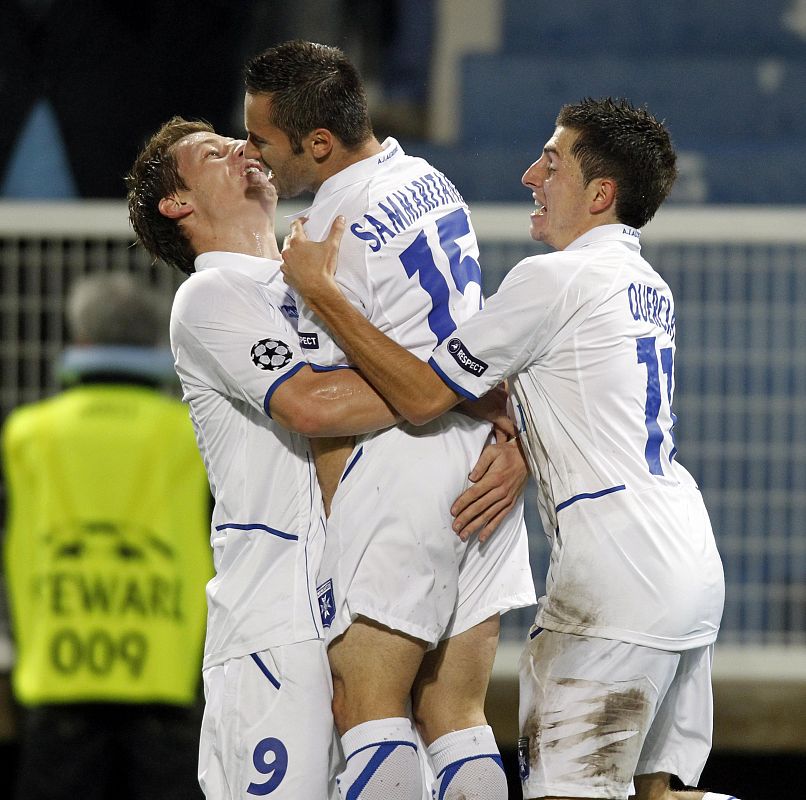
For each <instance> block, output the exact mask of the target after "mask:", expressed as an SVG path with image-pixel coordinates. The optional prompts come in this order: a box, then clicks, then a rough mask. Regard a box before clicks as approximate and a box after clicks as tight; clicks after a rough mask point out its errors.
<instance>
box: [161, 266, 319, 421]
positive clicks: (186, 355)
mask: <svg viewBox="0 0 806 800" xmlns="http://www.w3.org/2000/svg"><path fill="white" fill-rule="evenodd" d="M171 349H172V350H173V354H174V359H175V364H176V371H177V373H178V374H179V377H180V379H182V382H183V385H184V386H185V387H186V391H188V390H189V391H192V388H189V387H193V386H194V385H199V384H202V385H205V386H208V387H210V388H212V389H213V390H214V391H216V392H218V393H219V394H222V395H224V396H226V397H230V398H233V399H236V400H242V401H245V402H247V403H249V404H250V405H251V406H254V407H255V408H257V409H259V410H261V411H264V412H265V413H266V414H269V408H270V406H269V401H270V399H271V396H272V394H273V393H274V391H275V390H276V389H277V387H278V386H279V385H280V384H281V383H282V382H283V381H285V380H287V379H288V378H290V377H291V376H292V375H294V374H295V373H296V372H297V371H298V370H299V369H301V368H302V367H303V366H305V364H306V361H305V358H304V356H303V355H302V353H301V351H300V348H299V345H298V343H297V341H296V332H295V331H294V329H293V328H292V327H291V325H290V324H289V323H288V321H287V320H286V319H285V317H284V316H283V314H282V313H281V311H280V309H278V308H276V307H275V306H274V304H273V303H272V302H271V298H270V296H269V294H268V291H267V290H266V287H265V286H263V285H262V284H260V283H258V282H256V281H254V280H252V279H250V278H248V277H246V276H242V275H240V274H239V273H235V272H233V271H224V270H208V271H204V272H199V273H196V274H194V275H192V276H191V277H190V278H189V279H188V280H187V281H186V282H185V283H184V284H183V285H182V286H181V287H180V289H179V291H178V292H177V295H176V299H175V301H174V306H173V310H172V313H171Z"/></svg>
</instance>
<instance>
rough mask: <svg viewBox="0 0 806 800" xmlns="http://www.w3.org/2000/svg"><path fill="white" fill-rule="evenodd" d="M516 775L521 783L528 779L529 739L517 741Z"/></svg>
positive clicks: (523, 737)
mask: <svg viewBox="0 0 806 800" xmlns="http://www.w3.org/2000/svg"><path fill="white" fill-rule="evenodd" d="M518 774H519V775H520V777H521V780H522V781H525V780H528V778H529V737H528V736H521V737H520V739H518Z"/></svg>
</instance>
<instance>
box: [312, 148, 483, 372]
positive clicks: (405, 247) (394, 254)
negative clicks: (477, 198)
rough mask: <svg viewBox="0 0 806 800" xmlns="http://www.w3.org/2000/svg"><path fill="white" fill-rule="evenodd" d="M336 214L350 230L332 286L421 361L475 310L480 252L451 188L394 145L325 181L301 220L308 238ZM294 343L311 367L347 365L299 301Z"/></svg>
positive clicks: (323, 232) (318, 236)
mask: <svg viewBox="0 0 806 800" xmlns="http://www.w3.org/2000/svg"><path fill="white" fill-rule="evenodd" d="M339 214H343V215H344V216H345V217H346V219H347V227H346V230H345V233H344V238H343V239H342V242H341V248H340V251H339V264H338V269H337V271H336V280H337V282H338V283H339V285H340V286H341V288H342V289H343V291H344V293H345V295H346V296H347V298H348V299H349V300H350V302H351V303H352V304H353V305H354V306H355V307H356V308H357V309H358V310H359V311H360V312H361V313H362V314H363V315H364V316H365V317H367V319H369V321H370V322H372V323H373V325H375V326H376V327H377V328H379V329H380V330H381V331H383V332H384V333H385V334H387V335H388V336H389V337H391V338H392V339H394V340H395V341H396V342H397V343H398V344H400V345H401V346H403V347H405V348H406V349H407V350H410V351H411V352H413V353H414V354H415V355H417V356H420V357H421V358H423V359H426V358H427V357H428V355H429V354H430V353H431V351H432V350H433V349H434V347H435V346H436V345H437V344H439V342H441V341H442V340H443V339H444V338H445V337H446V336H448V335H450V333H451V332H452V331H453V330H454V328H455V327H456V325H457V324H458V323H459V322H461V321H462V320H464V319H467V318H468V317H469V316H470V315H471V314H473V313H475V312H476V311H478V310H479V308H480V307H481V270H480V269H479V264H478V255H479V251H478V245H477V243H476V236H475V233H474V232H473V229H472V227H471V225H470V219H469V212H468V209H467V206H466V205H465V203H464V200H462V198H461V196H460V195H459V193H458V192H457V191H456V188H455V187H454V186H453V184H452V183H451V182H450V181H449V180H448V179H447V178H446V177H445V176H444V175H442V173H441V172H439V171H438V170H436V169H434V167H432V166H431V165H430V164H429V163H428V162H426V161H423V159H421V158H412V157H411V156H407V155H406V154H405V153H404V152H403V149H402V148H401V147H400V145H399V144H398V143H397V142H396V141H395V140H394V139H387V140H386V141H385V142H384V143H383V151H382V152H381V153H379V154H378V155H374V156H372V157H370V158H367V159H364V160H363V161H359V162H358V163H356V164H352V165H351V166H349V167H347V168H346V169H344V170H342V171H341V172H339V173H337V174H336V175H333V176H332V177H330V178H328V179H327V180H326V181H325V182H324V183H323V184H322V186H321V187H320V188H319V191H318V192H317V193H316V199H315V201H314V204H313V205H312V206H311V207H310V208H309V209H307V210H306V211H303V212H300V214H299V215H298V216H306V217H308V221H307V223H306V224H305V231H306V233H307V235H308V237H309V238H310V239H313V240H315V241H321V240H322V239H324V238H326V236H327V234H328V232H329V231H330V226H331V224H332V222H333V220H334V219H335V217H336V216H337V215H339ZM299 311H300V319H299V338H300V345H301V347H302V349H303V351H304V352H305V354H306V355H307V357H308V360H309V361H310V362H311V365H312V366H314V368H316V367H322V368H328V367H333V366H339V365H344V364H346V360H345V356H344V354H343V353H342V351H341V350H340V349H339V348H338V347H337V346H336V345H335V344H334V342H333V341H332V339H331V338H330V336H329V334H328V332H327V329H325V328H323V327H322V324H321V322H320V321H319V320H318V319H317V318H316V316H315V315H313V314H312V312H311V311H310V310H309V309H308V308H307V306H305V305H304V304H303V303H300V309H299Z"/></svg>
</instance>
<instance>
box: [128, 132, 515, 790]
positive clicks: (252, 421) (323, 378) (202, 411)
mask: <svg viewBox="0 0 806 800" xmlns="http://www.w3.org/2000/svg"><path fill="white" fill-rule="evenodd" d="M127 183H128V188H129V195H128V200H129V210H130V217H131V220H132V225H133V227H134V230H135V233H136V234H137V237H138V238H139V240H140V241H141V242H142V243H143V245H144V246H145V247H146V249H147V250H149V252H150V253H152V255H154V256H155V257H159V258H161V259H163V260H164V261H166V262H167V263H169V264H173V265H174V266H176V267H178V268H179V269H180V270H182V271H183V272H185V273H187V274H189V275H190V276H191V277H190V279H189V280H188V281H186V282H185V284H183V285H182V286H181V287H180V289H179V291H178V292H177V296H176V298H175V301H174V305H173V310H172V316H171V344H172V348H173V351H174V357H175V361H176V370H177V372H178V374H179V377H180V379H181V382H182V386H183V389H184V397H185V400H186V401H187V402H188V404H189V406H190V412H191V417H192V419H193V423H194V426H195V430H196V436H197V440H198V443H199V447H200V449H201V451H202V454H203V456H204V461H205V466H206V468H207V472H208V476H209V480H210V485H211V487H212V490H213V493H214V496H215V501H216V505H215V510H214V513H213V525H212V527H213V530H212V545H213V550H214V560H215V567H216V576H215V578H214V579H213V580H212V581H211V582H210V584H209V585H208V590H207V595H208V607H209V610H208V628H207V641H206V645H205V659H204V682H205V696H206V700H207V704H206V708H205V716H204V722H203V730H202V742H201V748H200V760H199V764H200V783H201V785H202V788H203V789H204V791H205V793H206V795H207V796H208V797H210V798H223V797H239V798H240V797H242V796H243V793H244V792H245V793H247V794H256V795H262V794H267V793H271V794H272V796H273V797H277V798H295V799H296V798H299V797H306V798H307V797H309V798H311V799H312V800H322V799H323V798H325V797H326V796H327V783H328V769H329V765H328V759H329V756H328V751H329V745H330V743H331V738H332V732H333V719H332V714H331V710H330V702H331V686H330V673H329V668H328V665H327V659H326V656H325V650H324V647H323V646H322V627H321V622H320V620H319V615H318V613H317V610H316V609H317V601H316V595H315V588H314V587H315V577H316V570H317V567H318V564H319V560H320V555H321V550H322V547H323V543H324V536H325V534H324V522H323V517H324V515H323V511H322V503H321V499H320V490H319V485H318V482H317V480H316V478H315V474H314V469H313V459H312V454H311V448H310V445H309V441H308V439H306V438H304V437H303V436H299V435H297V434H296V433H292V432H290V431H297V432H300V433H303V434H307V435H312V436H315V435H321V434H330V435H333V434H343V433H355V432H361V431H367V430H373V429H375V428H378V427H382V426H388V425H391V424H392V423H394V422H395V421H396V417H395V415H394V414H393V413H392V411H391V410H390V409H389V407H388V406H387V404H386V403H385V402H384V401H383V400H382V399H381V398H380V397H379V396H378V395H377V394H376V393H375V392H374V391H373V390H372V389H371V388H370V387H368V386H367V384H366V383H365V382H364V381H363V380H362V379H361V378H360V377H359V376H358V375H357V374H356V373H355V372H353V371H352V370H341V371H339V372H336V373H325V374H315V373H314V372H313V371H312V370H311V368H310V367H309V366H308V365H307V363H306V362H305V359H304V357H303V355H302V353H301V352H300V350H299V348H298V345H297V344H296V339H297V332H296V325H295V322H296V308H295V306H294V301H293V298H292V297H291V296H290V294H289V293H288V290H287V287H286V286H285V284H284V283H283V280H282V275H281V273H280V271H279V260H278V256H279V251H278V249H277V242H276V239H275V236H274V229H273V223H274V214H275V210H276V203H277V193H276V191H275V188H274V186H273V184H272V183H270V182H269V180H268V178H267V176H266V175H265V174H264V173H263V171H262V170H261V169H260V167H259V165H258V163H257V162H256V161H253V160H252V161H250V160H248V159H246V158H245V157H244V142H242V141H237V140H235V139H230V138H226V137H223V136H219V135H217V134H216V133H215V132H214V131H213V130H212V129H211V128H210V126H209V125H207V124H206V123H199V122H188V121H186V120H183V119H181V118H174V119H173V120H171V121H170V122H168V123H166V124H165V125H164V126H163V127H162V128H161V129H160V130H159V131H158V132H157V133H156V134H154V136H153V137H152V138H151V139H150V140H149V142H148V143H147V144H146V146H145V148H144V149H143V151H142V153H141V154H140V156H139V157H138V159H137V161H136V162H135V164H134V167H133V168H132V171H131V175H130V176H129V178H128V179H127ZM498 453H499V455H501V457H500V458H499V459H498V460H499V461H504V462H506V461H507V459H508V453H507V451H506V450H505V449H500V450H499V451H498ZM489 458H490V457H489V456H488V457H487V460H488V461H489ZM516 467H517V465H514V466H513V465H511V464H510V466H509V467H507V466H503V467H500V469H501V471H502V472H504V473H506V474H507V475H508V474H509V473H513V474H515V473H517V469H516ZM487 474H488V475H489V472H488V473H487ZM498 478H500V475H499V476H498ZM507 480H509V479H508V478H507ZM514 480H515V483H516V484H519V483H520V482H521V481H522V477H521V476H518V475H517V474H515V477H514ZM505 482H506V481H505ZM494 483H495V481H493V484H494ZM482 484H485V485H484V486H483V487H482V486H481V485H482ZM493 484H489V483H487V475H485V478H484V479H483V480H481V481H479V484H478V485H477V487H475V489H474V492H475V494H474V497H473V498H472V502H471V503H470V505H469V506H468V510H470V509H472V507H473V506H476V507H478V506H479V504H480V505H481V508H482V513H483V509H484V508H486V502H487V501H485V500H484V498H483V497H482V498H481V499H475V498H476V496H477V495H478V494H479V493H480V492H482V493H483V492H484V491H486V489H487V487H488V486H491V485H493ZM479 487H481V488H479ZM498 491H503V492H504V493H505V494H506V493H507V492H510V493H511V492H514V488H512V487H510V488H509V489H507V488H505V487H496V488H495V491H494V494H495V493H496V492H498ZM495 502H498V501H497V500H495ZM471 516H472V513H471ZM335 755H336V753H335V751H334V753H333V757H335Z"/></svg>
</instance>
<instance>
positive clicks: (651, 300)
mask: <svg viewBox="0 0 806 800" xmlns="http://www.w3.org/2000/svg"><path fill="white" fill-rule="evenodd" d="M627 300H628V302H629V304H630V314H632V317H633V319H634V320H639V319H640V320H643V321H644V322H651V323H653V324H654V325H657V326H658V327H659V328H662V329H663V330H664V331H666V333H668V334H669V336H670V337H671V339H672V341H674V334H675V318H674V303H673V302H672V298H671V297H668V296H667V295H665V294H664V293H663V292H659V291H658V290H657V289H656V288H655V287H654V286H646V285H645V284H643V283H631V284H630V285H629V287H628V289H627Z"/></svg>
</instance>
